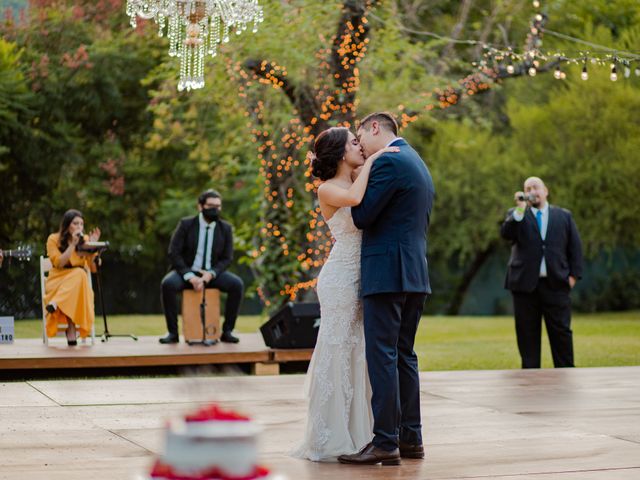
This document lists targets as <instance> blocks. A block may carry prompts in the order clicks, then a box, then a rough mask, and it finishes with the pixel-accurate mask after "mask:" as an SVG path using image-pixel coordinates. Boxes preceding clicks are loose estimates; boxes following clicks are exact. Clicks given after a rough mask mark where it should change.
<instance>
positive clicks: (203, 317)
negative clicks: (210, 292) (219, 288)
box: [187, 285, 218, 347]
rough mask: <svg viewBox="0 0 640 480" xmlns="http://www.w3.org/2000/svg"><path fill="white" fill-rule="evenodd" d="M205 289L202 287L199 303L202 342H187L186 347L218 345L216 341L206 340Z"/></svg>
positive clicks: (204, 286)
mask: <svg viewBox="0 0 640 480" xmlns="http://www.w3.org/2000/svg"><path fill="white" fill-rule="evenodd" d="M206 293H207V288H206V285H203V286H202V302H200V322H201V323H202V340H187V345H189V346H191V345H204V346H205V347H210V346H211V345H215V344H216V343H218V340H209V339H208V338H207V317H206V308H207V297H206Z"/></svg>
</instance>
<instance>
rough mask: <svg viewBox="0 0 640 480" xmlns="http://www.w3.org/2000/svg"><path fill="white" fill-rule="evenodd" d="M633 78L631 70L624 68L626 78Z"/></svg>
mask: <svg viewBox="0 0 640 480" xmlns="http://www.w3.org/2000/svg"><path fill="white" fill-rule="evenodd" d="M630 76H631V69H630V68H629V67H624V78H629V77H630Z"/></svg>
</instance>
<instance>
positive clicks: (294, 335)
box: [260, 302, 320, 348]
mask: <svg viewBox="0 0 640 480" xmlns="http://www.w3.org/2000/svg"><path fill="white" fill-rule="evenodd" d="M319 328H320V304H319V303H293V302H289V303H287V304H286V305H284V306H283V307H282V308H281V309H280V310H278V311H277V312H276V313H274V314H273V316H272V317H271V318H270V319H269V320H268V321H267V322H266V323H265V324H264V325H262V326H261V327H260V333H262V338H264V343H266V344H267V346H269V347H271V348H313V347H315V346H316V340H317V339H318V330H319Z"/></svg>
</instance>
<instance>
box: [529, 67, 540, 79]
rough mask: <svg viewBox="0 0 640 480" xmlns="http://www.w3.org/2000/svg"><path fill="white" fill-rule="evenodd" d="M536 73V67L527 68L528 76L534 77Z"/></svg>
mask: <svg viewBox="0 0 640 480" xmlns="http://www.w3.org/2000/svg"><path fill="white" fill-rule="evenodd" d="M537 73H538V71H537V70H536V67H529V75H531V76H532V77H535V76H536V74H537Z"/></svg>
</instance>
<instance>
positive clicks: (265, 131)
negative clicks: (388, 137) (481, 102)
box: [228, 1, 412, 306]
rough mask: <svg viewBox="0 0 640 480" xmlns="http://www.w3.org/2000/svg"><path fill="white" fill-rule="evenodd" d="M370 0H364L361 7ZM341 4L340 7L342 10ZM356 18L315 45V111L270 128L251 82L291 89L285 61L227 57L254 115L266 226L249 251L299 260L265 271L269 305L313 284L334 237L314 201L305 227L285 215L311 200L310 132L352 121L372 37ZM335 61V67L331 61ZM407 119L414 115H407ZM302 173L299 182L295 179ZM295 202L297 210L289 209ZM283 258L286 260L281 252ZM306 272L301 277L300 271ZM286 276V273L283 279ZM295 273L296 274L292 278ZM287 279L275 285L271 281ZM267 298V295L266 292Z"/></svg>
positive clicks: (314, 183)
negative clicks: (328, 44) (278, 274)
mask: <svg viewBox="0 0 640 480" xmlns="http://www.w3.org/2000/svg"><path fill="white" fill-rule="evenodd" d="M370 7H371V3H370V2H369V1H367V2H366V3H365V12H366V11H367V10H368V9H369V8H370ZM346 8H348V7H345V12H346V11H347V10H346ZM353 18H354V19H355V20H356V21H354V22H350V21H348V22H346V23H345V24H343V27H342V29H341V30H342V33H341V34H339V36H338V37H337V42H336V43H333V45H334V46H333V47H332V48H322V49H320V50H319V51H318V52H316V58H317V60H318V63H319V66H320V70H321V71H324V72H327V73H330V75H324V76H322V75H320V76H319V78H320V80H321V82H322V81H324V80H327V82H326V83H324V84H320V85H318V86H315V85H314V86H313V87H314V88H316V91H315V92H313V91H312V95H313V96H314V104H315V105H317V108H316V107H315V106H314V112H313V114H312V115H307V112H304V113H303V112H300V111H298V110H297V105H296V110H295V112H294V115H295V116H294V117H293V118H291V119H290V121H289V122H288V125H287V126H286V127H285V128H282V129H281V131H270V129H269V128H268V127H267V126H266V125H265V123H264V118H265V115H266V111H265V110H266V107H265V105H264V102H262V101H258V100H256V99H255V98H254V96H255V94H254V93H252V92H255V88H252V87H253V86H254V85H266V86H271V87H273V88H274V89H276V90H280V91H284V92H285V94H287V95H289V94H290V92H291V89H293V87H292V86H291V85H290V83H289V80H288V78H287V70H286V68H284V67H282V66H280V65H277V64H275V63H273V62H268V61H266V60H265V61H262V62H260V63H258V64H255V65H253V64H252V65H251V66H249V68H248V71H246V70H245V69H242V68H240V67H239V65H235V66H234V65H232V64H231V63H229V64H228V65H229V70H230V71H233V72H235V73H234V74H235V76H236V77H237V78H238V80H239V81H240V83H241V88H240V89H239V95H240V97H241V98H243V99H245V100H246V101H247V104H248V105H249V107H248V109H247V112H246V114H245V116H246V117H247V118H248V119H250V120H251V122H250V123H251V128H250V130H251V133H252V140H253V142H254V143H255V144H256V148H257V153H258V160H259V162H260V169H259V172H260V175H261V177H262V179H263V182H264V185H263V204H264V207H265V208H263V216H264V218H265V226H264V227H262V228H261V229H259V230H258V231H257V232H256V233H257V234H258V235H259V239H260V243H261V245H260V247H258V248H255V249H254V250H253V251H252V253H251V256H252V258H254V260H255V262H256V265H258V268H260V266H261V265H266V264H273V263H274V262H275V263H277V264H279V265H284V264H288V265H290V264H291V263H290V260H289V259H292V260H294V261H295V262H297V267H296V268H295V269H292V270H291V272H290V273H285V275H291V276H293V277H296V276H297V277H300V278H296V279H293V278H275V277H274V276H273V274H269V273H267V275H272V276H271V277H267V278H265V279H264V281H263V282H261V283H262V284H261V285H260V288H258V290H257V291H258V295H259V296H260V298H261V299H262V300H263V301H264V302H265V304H266V305H267V306H269V305H271V304H274V303H275V304H277V302H275V301H273V299H274V298H275V297H277V295H278V294H280V296H283V297H288V298H289V299H292V300H293V299H295V298H297V297H298V296H299V295H300V292H301V291H303V290H307V289H309V288H313V287H314V286H315V279H313V280H308V277H309V275H312V276H314V277H315V276H316V274H317V271H315V272H314V271H312V270H310V269H317V268H319V267H320V266H322V264H323V263H324V260H325V258H326V255H327V254H328V252H329V251H330V248H331V245H332V239H331V234H330V232H329V231H328V228H327V226H326V224H325V222H324V220H323V219H322V217H321V216H320V211H319V208H314V209H312V210H311V211H310V212H309V221H308V225H307V231H306V232H301V231H299V229H298V231H295V230H293V229H291V227H290V224H291V220H290V217H291V216H292V215H293V216H296V215H299V213H297V212H296V211H298V209H299V206H297V205H302V204H303V202H305V201H308V196H307V195H308V194H309V193H311V194H312V195H315V191H316V189H317V187H318V186H319V181H318V180H317V179H313V178H311V176H310V164H311V162H310V159H309V157H308V156H305V154H306V151H307V149H308V147H309V145H310V144H311V143H312V142H313V140H314V138H315V135H317V133H319V132H320V131H322V130H324V129H325V128H327V127H328V126H333V125H337V126H346V127H350V126H351V125H352V123H353V119H355V114H356V103H355V95H356V93H357V91H358V89H359V87H360V72H359V70H358V68H357V64H358V63H359V62H360V60H362V58H363V57H364V54H365V52H366V49H367V45H368V43H369V39H368V38H366V33H367V30H366V28H365V26H366V25H367V21H366V18H364V17H363V16H362V14H360V13H358V15H357V16H355V17H353ZM336 67H337V68H336ZM407 118H408V119H411V118H412V116H408V117H407ZM300 179H303V182H302V183H300ZM294 209H295V211H294ZM285 259H286V260H285ZM305 276H306V278H304V277H305ZM287 280H288V281H287ZM291 280H295V281H291ZM280 281H281V282H282V284H284V287H282V288H279V289H278V290H276V291H273V289H274V284H275V283H276V282H280ZM269 299H271V300H269Z"/></svg>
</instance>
